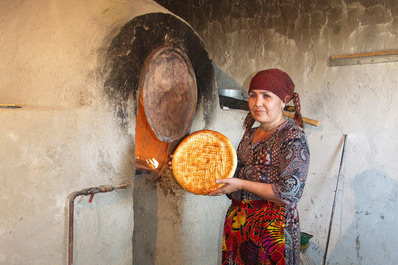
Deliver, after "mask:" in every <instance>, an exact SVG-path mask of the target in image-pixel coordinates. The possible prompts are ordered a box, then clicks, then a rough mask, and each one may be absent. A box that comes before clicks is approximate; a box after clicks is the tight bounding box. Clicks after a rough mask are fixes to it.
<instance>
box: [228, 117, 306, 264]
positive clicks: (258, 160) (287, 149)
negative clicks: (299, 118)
mask: <svg viewBox="0 0 398 265" xmlns="http://www.w3.org/2000/svg"><path fill="white" fill-rule="evenodd" d="M255 131H256V128H252V129H250V130H248V131H246V132H245V134H244V135H243V137H242V140H241V142H240V143H239V146H238V149H237V153H238V167H237V170H236V173H235V177H236V178H241V179H245V180H250V181H256V182H263V183H272V189H273V191H274V193H275V195H276V196H277V197H278V198H279V199H280V200H281V201H283V202H284V204H277V203H273V202H270V201H267V200H264V199H263V198H261V197H259V196H257V195H255V194H253V193H250V192H247V191H245V190H240V191H237V192H234V193H232V194H230V195H229V197H230V198H231V199H232V204H231V206H230V207H229V209H228V212H227V216H226V219H225V224H224V236H223V246H222V248H223V264H245V265H247V264H299V262H300V226H299V214H298V211H297V203H298V201H299V200H300V198H301V195H302V194H303V189H304V184H305V181H306V178H307V173H308V166H309V160H310V154H309V149H308V144H307V139H306V136H305V134H304V132H303V131H302V129H300V128H299V127H297V126H296V125H295V124H293V123H292V122H290V121H285V122H283V123H282V124H280V125H279V126H278V127H277V128H276V130H275V131H274V132H273V133H271V134H270V135H269V136H267V137H266V138H264V139H262V140H261V141H260V142H257V143H255V144H252V140H253V136H254V133H255Z"/></svg>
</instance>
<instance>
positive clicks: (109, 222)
mask: <svg viewBox="0 0 398 265" xmlns="http://www.w3.org/2000/svg"><path fill="white" fill-rule="evenodd" d="M153 11H154V12H159V11H164V12H167V11H166V10H165V9H164V8H161V7H160V6H159V5H158V4H156V3H154V2H151V1H129V2H127V1H58V0H56V1H52V0H51V1H46V0H43V1H35V0H32V1H31V0H28V1H19V0H17V1H0V58H2V59H1V62H0V102H1V103H2V104H11V103H23V106H22V108H16V109H5V108H1V109H0V121H1V122H0V123H1V124H2V125H1V126H2V128H1V130H0V149H1V150H2V152H1V154H0V200H1V204H0V215H1V218H0V238H1V240H0V264H67V249H68V248H67V244H68V211H67V209H68V200H69V197H70V194H72V193H73V192H75V191H79V190H82V189H85V188H89V187H97V186H100V185H113V186H117V185H119V184H123V183H130V182H131V178H132V177H133V175H134V127H133V128H131V129H130V130H125V129H124V128H122V127H121V126H120V124H119V122H118V120H117V118H116V115H115V113H114V109H113V108H112V105H111V104H110V102H109V99H108V98H107V97H106V95H105V93H104V83H105V80H106V76H105V74H104V73H105V71H104V65H105V64H104V60H105V53H106V50H107V49H108V47H109V45H110V41H111V40H112V39H113V38H114V37H115V36H116V34H117V33H118V32H119V30H120V28H121V27H122V26H123V25H124V24H126V23H127V22H128V21H130V20H131V19H133V18H134V17H136V16H139V15H142V14H145V13H148V12H153ZM131 108H132V109H135V106H134V104H132V106H131ZM132 118H133V117H132ZM130 124H131V126H134V122H131V123H130ZM88 200H89V196H79V197H78V198H77V199H76V200H75V222H74V239H75V240H74V262H75V263H74V264H132V262H133V258H132V236H133V228H134V220H133V216H134V214H133V196H132V189H131V188H129V189H124V190H117V191H113V192H109V193H100V194H96V195H95V196H94V198H93V200H92V202H91V203H90V202H89V201H88Z"/></svg>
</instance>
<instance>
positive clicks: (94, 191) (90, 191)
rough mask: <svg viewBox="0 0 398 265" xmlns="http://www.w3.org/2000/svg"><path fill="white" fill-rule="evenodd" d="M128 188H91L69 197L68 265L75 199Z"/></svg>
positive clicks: (124, 185)
mask: <svg viewBox="0 0 398 265" xmlns="http://www.w3.org/2000/svg"><path fill="white" fill-rule="evenodd" d="M129 187H130V183H126V184H122V185H118V186H111V185H104V186H99V187H91V188H86V189H82V190H79V191H75V192H73V193H71V194H70V195H69V237H68V265H73V228H74V226H73V224H74V212H75V204H74V202H75V199H76V198H77V197H78V196H81V195H84V196H86V195H91V196H93V195H94V194H97V193H100V192H101V193H104V192H110V191H113V190H119V189H127V188H129Z"/></svg>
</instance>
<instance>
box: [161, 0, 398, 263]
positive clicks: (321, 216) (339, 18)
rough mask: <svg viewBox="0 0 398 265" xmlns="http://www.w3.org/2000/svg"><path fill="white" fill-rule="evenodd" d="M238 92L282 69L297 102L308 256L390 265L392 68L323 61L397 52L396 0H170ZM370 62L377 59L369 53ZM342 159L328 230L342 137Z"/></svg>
mask: <svg viewBox="0 0 398 265" xmlns="http://www.w3.org/2000/svg"><path fill="white" fill-rule="evenodd" d="M157 2H158V3H160V4H162V5H163V6H165V7H166V8H168V9H169V10H170V11H171V12H173V13H175V14H176V15H178V16H180V17H182V18H183V19H185V20H186V21H188V22H189V23H190V25H191V26H192V27H193V28H194V29H195V30H196V31H197V33H198V34H199V35H200V36H201V37H202V38H203V41H204V43H205V45H206V47H207V49H208V52H209V54H210V57H211V59H212V60H213V61H214V63H215V64H217V65H218V67H219V68H220V69H221V70H222V71H223V72H225V73H226V74H227V75H228V76H229V77H230V78H232V79H234V80H235V81H236V83H238V84H240V85H241V87H242V88H243V89H247V86H248V82H249V80H250V78H251V76H253V75H254V74H255V73H256V72H257V71H258V70H261V69H264V68H280V69H282V70H285V71H286V72H288V73H289V74H290V75H291V77H292V79H293V80H294V82H295V84H296V89H297V92H298V93H299V94H300V96H301V102H302V114H303V115H304V116H306V117H309V118H312V119H316V120H318V121H320V126H319V127H312V126H306V127H305V131H306V133H307V135H308V139H309V144H310V148H311V167H310V174H309V178H308V182H307V185H306V190H305V192H304V195H303V198H302V200H301V202H300V204H299V208H300V213H301V220H302V230H303V231H306V232H308V233H310V234H313V235H314V238H313V239H311V247H310V249H309V250H308V252H309V254H310V255H311V257H312V258H313V259H314V260H315V261H316V263H317V264H321V262H322V259H323V257H324V251H325V249H326V246H327V245H328V255H327V262H328V264H375V263H378V262H380V261H379V260H384V261H383V262H387V263H394V262H395V260H397V258H398V256H397V254H396V252H395V251H394V247H393V245H392V244H391V243H392V242H397V241H398V237H397V235H396V233H394V225H393V222H394V221H393V220H394V219H396V218H397V215H396V214H395V211H394V209H395V208H396V207H397V200H396V198H397V190H396V187H397V180H398V178H397V175H396V174H395V172H396V171H397V169H398V168H397V167H398V163H397V158H396V157H397V155H398V153H397V152H398V151H397V150H398V141H397V139H396V137H395V135H396V134H397V132H398V119H397V114H396V113H397V104H396V101H397V100H398V93H397V89H396V88H397V84H398V75H397V74H396V73H397V71H398V63H397V62H394V60H392V62H387V63H373V64H361V61H358V62H357V63H355V64H354V65H350V66H331V64H330V56H335V55H353V54H362V53H370V52H376V53H377V52H385V51H391V50H397V41H398V3H397V2H396V1H392V0H391V1H387V0H382V1H374V0H361V1H351V0H343V1H334V0H328V1H298V0H284V1H226V0H225V1H209V0H208V1H206V0H203V1H189V0H188V1H168V0H158V1H157ZM373 59H375V60H374V61H377V58H376V57H373ZM344 135H347V142H346V145H345V148H346V153H345V159H344V161H343V162H342V166H341V174H340V176H339V186H338V188H337V198H336V201H335V202H336V205H335V211H334V218H333V221H332V227H331V237H330V240H329V241H328V242H327V234H328V231H329V224H330V219H331V211H332V205H333V199H334V195H335V190H336V183H337V178H338V173H339V168H340V161H341V155H342V146H343V137H344Z"/></svg>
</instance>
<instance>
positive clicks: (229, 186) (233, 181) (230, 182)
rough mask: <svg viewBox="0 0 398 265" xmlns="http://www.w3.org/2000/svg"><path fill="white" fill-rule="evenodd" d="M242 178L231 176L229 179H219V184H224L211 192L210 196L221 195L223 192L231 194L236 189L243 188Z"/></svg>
mask: <svg viewBox="0 0 398 265" xmlns="http://www.w3.org/2000/svg"><path fill="white" fill-rule="evenodd" d="M241 181H242V180H241V179H238V178H229V179H218V180H217V181H216V182H217V184H224V186H222V187H221V188H219V189H217V190H215V191H212V192H210V193H209V194H208V195H209V196H220V195H223V194H229V193H231V192H234V191H238V190H240V189H242V183H241Z"/></svg>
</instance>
